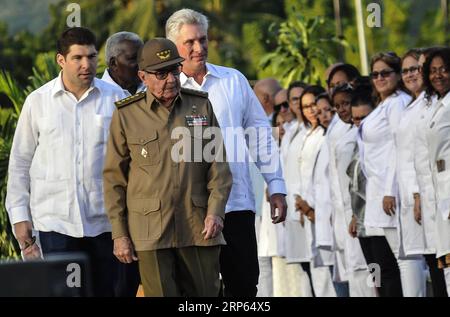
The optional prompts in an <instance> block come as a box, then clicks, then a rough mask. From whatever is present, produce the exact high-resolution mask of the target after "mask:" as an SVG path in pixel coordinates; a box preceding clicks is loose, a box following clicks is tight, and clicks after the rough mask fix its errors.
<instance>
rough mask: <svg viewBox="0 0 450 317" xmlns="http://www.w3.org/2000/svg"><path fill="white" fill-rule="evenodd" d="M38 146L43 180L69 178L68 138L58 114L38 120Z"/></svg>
mask: <svg viewBox="0 0 450 317" xmlns="http://www.w3.org/2000/svg"><path fill="white" fill-rule="evenodd" d="M38 125H39V146H41V147H42V150H41V151H40V152H42V153H41V154H42V155H40V158H41V159H42V160H43V161H42V162H41V163H42V165H43V166H45V168H44V169H45V178H46V179H47V180H48V181H59V180H66V179H69V178H70V175H71V170H70V167H68V165H67V164H70V163H71V158H70V156H69V153H70V149H69V148H68V146H69V145H68V141H69V137H68V136H67V135H66V134H67V132H66V131H65V129H64V126H63V123H62V117H61V115H60V114H56V115H54V116H46V117H42V118H40V119H39V123H38ZM44 161H45V164H44Z"/></svg>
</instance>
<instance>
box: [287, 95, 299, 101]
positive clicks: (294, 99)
mask: <svg viewBox="0 0 450 317" xmlns="http://www.w3.org/2000/svg"><path fill="white" fill-rule="evenodd" d="M289 101H290V102H299V101H300V96H299V97H292V98H291V99H290V100H289Z"/></svg>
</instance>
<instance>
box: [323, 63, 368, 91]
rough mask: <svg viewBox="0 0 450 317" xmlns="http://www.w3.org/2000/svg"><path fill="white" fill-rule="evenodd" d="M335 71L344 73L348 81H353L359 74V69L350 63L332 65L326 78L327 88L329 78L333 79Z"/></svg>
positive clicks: (329, 82) (329, 81)
mask: <svg viewBox="0 0 450 317" xmlns="http://www.w3.org/2000/svg"><path fill="white" fill-rule="evenodd" d="M337 72H343V73H345V75H346V76H347V78H348V81H354V80H355V79H357V78H358V77H360V76H361V74H360V72H359V70H358V69H357V68H356V67H355V66H353V65H351V64H340V65H337V66H336V67H334V68H333V69H332V70H331V72H330V74H329V75H328V78H327V86H328V88H330V84H331V79H333V76H334V75H335V74H336V73H337Z"/></svg>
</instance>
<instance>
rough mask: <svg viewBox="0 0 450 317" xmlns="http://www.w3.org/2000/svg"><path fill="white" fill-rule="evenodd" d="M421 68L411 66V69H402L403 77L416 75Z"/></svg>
mask: <svg viewBox="0 0 450 317" xmlns="http://www.w3.org/2000/svg"><path fill="white" fill-rule="evenodd" d="M419 69H420V67H419V66H411V67H410V68H402V75H407V74H408V73H411V74H415V73H417V72H418V71H419Z"/></svg>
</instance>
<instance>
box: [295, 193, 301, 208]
mask: <svg viewBox="0 0 450 317" xmlns="http://www.w3.org/2000/svg"><path fill="white" fill-rule="evenodd" d="M302 201H303V199H302V197H300V196H299V195H295V211H301V208H300V206H301V203H302Z"/></svg>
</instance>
